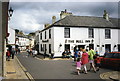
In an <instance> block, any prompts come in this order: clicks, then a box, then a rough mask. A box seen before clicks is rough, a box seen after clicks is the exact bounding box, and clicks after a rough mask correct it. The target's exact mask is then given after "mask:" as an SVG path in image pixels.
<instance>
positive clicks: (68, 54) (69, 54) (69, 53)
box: [66, 49, 72, 58]
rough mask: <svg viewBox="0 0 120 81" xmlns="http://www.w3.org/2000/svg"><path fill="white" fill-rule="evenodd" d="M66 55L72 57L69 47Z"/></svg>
mask: <svg viewBox="0 0 120 81" xmlns="http://www.w3.org/2000/svg"><path fill="white" fill-rule="evenodd" d="M66 55H67V57H68V58H72V55H71V51H70V50H69V49H67V52H66Z"/></svg>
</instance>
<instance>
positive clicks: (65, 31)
mask: <svg viewBox="0 0 120 81" xmlns="http://www.w3.org/2000/svg"><path fill="white" fill-rule="evenodd" d="M64 37H65V38H70V28H65V29H64Z"/></svg>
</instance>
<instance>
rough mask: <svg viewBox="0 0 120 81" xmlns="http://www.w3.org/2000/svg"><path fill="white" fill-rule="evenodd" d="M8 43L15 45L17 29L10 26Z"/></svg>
mask: <svg viewBox="0 0 120 81" xmlns="http://www.w3.org/2000/svg"><path fill="white" fill-rule="evenodd" d="M8 33H9V37H8V45H12V46H14V47H15V30H14V29H13V28H10V27H8Z"/></svg>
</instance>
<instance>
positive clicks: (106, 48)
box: [105, 44, 111, 52]
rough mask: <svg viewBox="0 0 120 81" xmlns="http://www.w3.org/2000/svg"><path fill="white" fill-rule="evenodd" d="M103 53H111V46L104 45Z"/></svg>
mask: <svg viewBox="0 0 120 81" xmlns="http://www.w3.org/2000/svg"><path fill="white" fill-rule="evenodd" d="M105 51H109V52H111V44H105Z"/></svg>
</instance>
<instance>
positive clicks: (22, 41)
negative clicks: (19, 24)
mask: <svg viewBox="0 0 120 81" xmlns="http://www.w3.org/2000/svg"><path fill="white" fill-rule="evenodd" d="M16 45H17V46H18V47H20V50H25V49H26V47H29V45H30V40H29V39H28V38H27V37H26V36H23V35H19V34H17V35H16Z"/></svg>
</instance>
